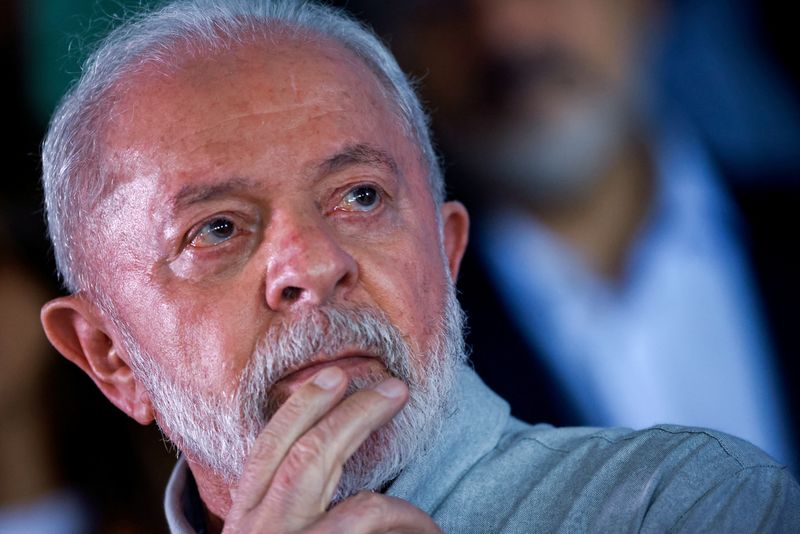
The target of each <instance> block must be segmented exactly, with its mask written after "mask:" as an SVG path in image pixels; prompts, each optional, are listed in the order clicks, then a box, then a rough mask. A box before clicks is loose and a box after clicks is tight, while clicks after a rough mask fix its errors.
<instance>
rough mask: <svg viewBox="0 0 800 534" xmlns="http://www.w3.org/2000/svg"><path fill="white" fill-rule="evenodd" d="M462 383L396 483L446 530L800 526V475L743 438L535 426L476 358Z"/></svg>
mask: <svg viewBox="0 0 800 534" xmlns="http://www.w3.org/2000/svg"><path fill="white" fill-rule="evenodd" d="M459 384H460V385H459V391H458V394H457V402H456V404H455V410H454V411H453V413H452V414H451V415H450V417H449V418H448V420H447V422H446V424H445V426H444V430H443V432H442V434H441V436H440V438H439V439H438V440H437V441H436V443H435V444H434V445H433V447H432V448H431V450H430V451H429V452H428V453H427V454H426V455H425V456H423V457H421V458H419V459H418V460H417V461H415V462H413V463H411V464H410V465H409V466H408V467H407V468H406V469H405V470H404V471H403V472H402V473H401V474H400V476H398V477H397V479H396V480H395V481H394V482H393V483H392V485H391V486H390V487H389V489H388V490H387V492H386V493H387V494H388V495H392V496H395V497H400V498H402V499H405V500H407V501H409V502H411V503H412V504H414V505H415V506H417V507H418V508H420V509H422V510H423V511H425V512H426V513H428V514H429V515H431V516H432V517H433V518H434V520H435V521H436V523H437V524H438V525H439V526H440V527H441V528H442V529H443V530H444V531H445V532H453V533H469V532H475V533H486V532H509V533H520V532H630V531H644V532H698V531H710V532H800V486H798V484H797V482H796V481H795V480H794V479H793V478H792V476H791V475H790V474H789V472H788V471H787V469H786V468H785V467H784V466H782V465H780V464H777V463H776V462H775V461H773V460H772V459H771V458H770V457H769V456H767V455H766V454H764V453H763V452H761V451H760V450H758V449H757V448H755V447H754V446H752V445H750V444H749V443H747V442H745V441H743V440H740V439H737V438H734V437H731V436H728V435H726V434H722V433H719V432H714V431H711V430H705V429H697V428H687V427H678V426H669V425H659V426H655V427H652V428H649V429H647V430H642V431H633V430H628V429H622V428H614V429H595V428H582V427H581V428H553V427H552V426H549V425H533V426H531V425H528V424H525V423H523V422H521V421H519V420H517V419H514V418H513V417H511V416H510V415H509V410H508V405H507V404H506V403H505V402H504V401H503V400H502V399H500V398H499V397H498V396H497V395H495V394H494V393H493V392H492V391H491V390H489V389H488V388H487V387H486V386H485V385H484V384H483V383H482V382H481V381H480V379H479V378H478V377H477V375H475V374H474V373H473V372H472V371H471V370H468V369H464V370H463V372H462V373H461V375H460V382H459ZM190 477H191V473H190V471H189V469H188V468H187V466H186V464H185V462H183V461H180V462H179V463H178V465H177V466H176V468H175V471H174V472H173V475H172V478H171V479H170V482H169V485H168V486H167V493H166V499H165V507H166V514H167V520H168V522H169V525H170V528H171V530H172V531H173V532H195V531H196V529H195V528H193V527H192V522H190V520H189V519H187V516H191V515H192V514H193V513H194V512H196V510H197V508H198V507H199V503H198V502H196V493H193V492H192V491H190V490H191V489H192V486H193V485H192V484H187V481H189V479H190ZM192 495H195V497H192ZM195 515H196V514H195Z"/></svg>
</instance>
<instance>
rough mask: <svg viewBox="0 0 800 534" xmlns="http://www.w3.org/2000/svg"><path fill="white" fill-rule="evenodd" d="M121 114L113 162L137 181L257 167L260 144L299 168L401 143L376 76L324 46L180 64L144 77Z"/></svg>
mask: <svg viewBox="0 0 800 534" xmlns="http://www.w3.org/2000/svg"><path fill="white" fill-rule="evenodd" d="M116 107H117V108H118V110H119V112H117V113H115V114H114V119H113V120H112V123H111V126H110V127H109V129H108V132H109V133H108V140H109V143H108V144H109V146H110V150H109V160H112V161H111V162H112V164H113V163H115V162H116V163H118V164H120V165H121V166H122V167H123V168H125V169H126V170H128V171H133V175H142V174H147V173H148V172H150V171H152V172H154V173H162V172H163V170H164V168H165V167H167V166H175V165H178V166H181V167H185V166H186V165H187V164H191V165H192V166H193V167H195V170H197V169H199V168H205V169H213V168H214V167H216V166H219V165H228V166H230V165H231V164H232V163H233V162H236V161H238V160H239V157H241V158H242V160H241V161H248V162H252V160H253V156H254V154H253V149H254V147H256V146H257V147H258V150H259V151H260V152H261V155H263V156H264V157H267V156H268V157H270V158H271V160H272V161H273V162H274V161H276V160H280V161H285V162H289V161H293V162H299V161H303V160H304V159H306V158H312V157H314V156H315V155H316V156H320V155H322V153H323V152H325V151H326V150H333V149H334V148H335V147H333V146H328V145H330V144H335V143H342V144H345V143H349V144H359V143H360V142H361V141H363V140H364V139H363V138H364V137H373V138H374V137H376V136H377V137H379V138H385V139H386V140H387V142H390V143H394V144H398V143H397V138H398V136H399V137H405V135H404V134H403V132H404V128H403V127H402V125H403V123H402V121H401V119H400V118H399V116H398V115H397V114H396V113H394V108H393V107H392V106H391V105H390V103H389V101H388V100H387V99H386V98H385V96H384V91H383V87H382V85H381V84H380V82H379V81H378V80H377V78H376V76H375V75H374V74H373V73H372V72H371V71H370V70H369V68H368V67H367V66H366V65H365V64H364V63H363V62H362V61H361V60H359V59H358V58H356V57H355V56H354V55H353V54H352V53H351V52H349V51H348V50H346V49H345V48H344V47H343V46H342V45H340V44H338V43H335V42H332V41H326V40H321V39H313V40H310V39H303V40H300V39H299V38H294V39H290V38H283V39H281V40H280V41H275V42H270V43H268V44H265V43H258V42H255V43H251V44H248V45H242V46H238V47H234V48H231V49H228V50H224V51H218V52H215V53H214V54H212V55H208V56H205V57H195V58H192V59H188V60H184V61H182V64H181V65H180V67H179V68H177V69H174V71H173V72H170V73H169V74H166V75H165V74H164V73H163V72H159V71H158V70H157V69H149V70H144V71H143V72H141V73H139V74H138V75H137V76H136V77H134V78H133V79H132V80H131V81H130V82H129V83H128V84H127V89H126V90H125V92H124V96H123V97H122V98H121V100H120V104H118V105H117V106H116ZM359 136H361V137H362V139H358V137H359ZM312 138H313V143H312ZM369 140H370V141H372V140H373V139H369ZM314 152H319V153H320V154H314ZM131 167H133V168H131ZM121 174H123V175H124V174H127V173H126V172H122V173H121ZM162 185H163V184H162Z"/></svg>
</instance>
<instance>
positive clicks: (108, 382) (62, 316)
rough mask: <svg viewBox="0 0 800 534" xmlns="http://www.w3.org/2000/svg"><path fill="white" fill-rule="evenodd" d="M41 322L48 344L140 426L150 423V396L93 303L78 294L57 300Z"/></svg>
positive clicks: (151, 417)
mask: <svg viewBox="0 0 800 534" xmlns="http://www.w3.org/2000/svg"><path fill="white" fill-rule="evenodd" d="M41 320H42V326H43V327H44V331H45V334H46V335H47V338H48V339H49V340H50V343H52V344H53V346H54V347H55V348H56V349H57V350H58V351H59V352H60V353H61V354H62V355H63V356H64V357H65V358H67V359H68V360H70V361H71V362H72V363H74V364H75V365H77V366H78V367H80V368H81V369H82V370H83V372H85V373H86V374H87V375H89V377H90V378H91V379H92V380H93V381H94V383H95V384H96V385H97V387H98V388H99V389H100V391H102V392H103V394H104V395H105V396H106V397H107V398H108V399H109V400H110V401H111V402H112V403H113V404H114V405H115V406H116V407H117V408H119V409H120V410H122V411H123V412H125V413H126V414H128V415H129V416H130V417H132V418H133V419H135V420H136V421H138V422H139V423H141V424H143V425H146V424H149V423H150V422H152V421H153V418H154V416H153V407H152V403H151V402H150V398H149V396H148V395H147V393H146V392H145V391H144V388H143V387H142V385H141V384H140V383H139V382H138V381H137V380H136V378H135V377H134V375H133V371H132V370H131V368H130V366H129V365H128V363H127V362H126V361H125V359H123V358H122V357H121V356H120V354H119V352H118V347H117V345H116V344H115V343H114V342H113V340H112V338H111V337H110V336H109V334H108V332H107V328H106V327H105V324H104V322H103V321H102V320H101V319H100V314H99V312H98V310H97V308H96V307H95V306H94V305H93V304H91V303H89V302H87V301H86V300H85V299H84V298H82V297H81V296H78V295H70V296H67V297H60V298H57V299H54V300H51V301H50V302H48V303H47V304H45V305H44V306H43V307H42V312H41Z"/></svg>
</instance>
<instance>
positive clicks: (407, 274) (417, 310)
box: [360, 234, 447, 347]
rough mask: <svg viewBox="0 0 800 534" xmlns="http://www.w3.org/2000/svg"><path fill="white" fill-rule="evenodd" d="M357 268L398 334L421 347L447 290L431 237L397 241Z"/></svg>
mask: <svg viewBox="0 0 800 534" xmlns="http://www.w3.org/2000/svg"><path fill="white" fill-rule="evenodd" d="M423 235H424V234H423ZM421 251H428V252H427V253H422V252H421ZM360 269H361V279H362V282H363V284H364V285H365V287H366V288H367V291H369V292H370V293H371V296H372V298H373V299H374V300H375V301H376V304H377V305H378V306H379V307H380V308H381V309H382V310H383V311H385V312H386V313H387V314H388V315H389V318H390V319H391V320H392V322H393V323H394V324H395V325H396V326H397V327H398V328H400V330H401V331H402V332H404V333H406V334H407V335H409V336H410V337H411V338H412V339H413V340H414V341H415V342H417V343H419V344H421V346H422V347H425V346H426V345H427V341H428V338H429V337H430V336H431V335H432V333H433V332H434V326H435V325H436V324H438V321H439V318H440V317H441V313H442V306H443V302H444V295H445V289H446V288H447V275H446V271H445V267H444V262H443V260H442V258H441V254H440V252H439V244H438V239H436V238H435V235H434V237H433V238H430V239H428V238H423V239H403V238H399V239H397V240H395V241H394V242H393V244H392V246H390V247H385V248H383V249H382V250H381V253H380V254H374V255H370V256H367V257H365V258H364V259H363V262H362V263H361V265H360Z"/></svg>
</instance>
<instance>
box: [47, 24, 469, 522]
mask: <svg viewBox="0 0 800 534" xmlns="http://www.w3.org/2000/svg"><path fill="white" fill-rule="evenodd" d="M116 109H117V113H116V114H115V120H114V121H113V123H112V124H111V126H110V127H109V129H108V133H107V135H106V140H107V150H106V152H107V154H108V158H109V161H110V162H112V164H113V165H114V166H115V167H116V168H117V169H118V174H119V176H120V177H122V180H120V183H119V185H117V186H116V188H115V189H114V190H113V191H112V192H111V193H110V194H109V195H108V196H107V197H106V198H105V199H103V201H102V202H101V204H100V206H99V207H98V209H97V211H96V219H97V220H98V221H102V224H98V225H97V233H96V235H95V236H94V245H93V246H94V247H95V248H96V250H97V252H98V255H99V256H100V257H102V258H103V262H102V264H99V262H98V265H93V268H95V269H96V270H97V271H98V272H99V273H100V279H102V280H105V281H107V282H106V283H105V285H104V286H105V287H104V289H105V291H106V293H107V297H108V299H109V300H110V301H111V302H113V305H114V313H115V314H116V315H117V316H118V317H119V318H121V319H122V320H123V321H124V323H125V325H126V328H127V329H128V331H129V334H130V335H131V336H133V337H134V338H135V339H136V340H137V342H138V344H139V345H140V347H141V348H142V350H143V351H144V352H145V353H146V354H148V355H151V356H152V357H153V358H154V359H155V360H157V362H156V363H157V364H158V365H159V366H160V367H161V368H163V369H165V370H167V372H168V373H169V374H170V375H171V379H172V380H174V381H175V382H177V383H179V384H182V385H185V386H187V387H192V388H195V389H198V390H200V391H203V392H205V393H207V394H208V395H210V396H217V397H220V398H224V397H225V396H230V395H231V394H232V393H233V391H234V390H235V388H236V386H237V384H238V381H239V377H240V375H241V374H242V372H243V370H244V369H245V367H246V366H247V364H248V362H249V360H250V356H251V355H252V354H253V351H254V349H255V347H256V345H257V343H258V340H259V339H261V338H262V336H263V334H264V333H265V332H267V331H268V330H269V329H270V328H273V327H274V326H275V325H277V324H279V323H280V322H281V321H287V320H291V319H293V318H297V317H301V316H302V315H303V314H305V313H308V310H309V309H312V308H315V307H321V306H325V305H340V306H344V307H348V306H350V307H353V306H362V307H368V308H373V309H377V310H380V311H381V312H382V313H383V314H385V316H386V317H387V318H388V320H389V321H391V323H392V324H393V325H394V326H395V327H396V328H397V329H398V330H399V332H400V333H401V335H402V336H403V338H404V341H405V342H406V343H408V345H409V346H410V347H411V348H412V349H414V351H415V352H416V353H417V354H420V355H425V354H427V353H428V351H429V349H430V348H431V346H432V344H433V342H434V338H435V334H436V328H435V325H437V324H439V322H440V319H441V316H442V312H443V306H444V302H445V299H446V296H447V291H448V289H449V287H450V286H449V284H450V280H451V278H453V279H454V278H455V275H456V274H457V270H458V264H459V261H460V258H461V255H462V253H463V250H464V247H465V246H466V235H467V215H466V212H465V210H464V208H463V206H461V205H460V204H458V203H445V204H443V205H442V206H436V205H435V203H434V202H433V199H432V198H431V193H430V189H429V186H428V183H427V177H426V172H427V168H426V165H425V164H424V162H423V161H422V159H421V157H420V153H419V150H418V148H417V147H416V145H415V144H414V143H413V142H412V141H410V140H409V138H408V136H407V135H406V134H405V133H404V131H403V128H402V124H401V121H400V120H399V119H398V117H397V115H396V113H395V112H394V110H393V109H391V107H390V106H389V104H388V103H387V101H386V99H385V98H384V96H383V94H382V90H381V87H380V85H379V83H378V82H377V80H376V79H375V77H374V75H372V73H371V72H370V71H369V70H368V69H367V67H366V66H364V65H363V64H362V63H361V62H359V61H358V60H356V58H354V57H353V56H352V55H351V54H350V53H349V52H347V51H346V50H344V49H343V48H342V47H341V46H340V45H338V44H335V43H332V42H327V41H322V40H308V39H306V40H300V39H293V38H280V39H276V40H274V41H273V42H270V43H269V44H268V45H264V44H247V45H243V46H237V47H234V48H232V49H230V50H226V51H221V52H218V53H217V54H216V55H215V56H213V57H201V58H197V59H192V60H187V61H185V62H184V63H183V64H182V65H181V67H180V68H179V69H177V70H176V71H175V72H172V73H170V74H168V75H166V76H165V75H164V74H163V73H160V72H157V71H153V70H148V69H146V68H145V69H144V70H142V71H141V72H139V73H138V74H136V75H135V77H134V78H132V79H129V80H127V87H126V91H125V92H124V97H123V98H122V99H121V102H120V103H119V105H117V108H116ZM440 228H441V230H440ZM442 238H443V239H442ZM112 280H113V283H111V282H110V281H112ZM43 322H44V324H45V330H46V331H47V333H48V336H49V337H50V339H51V342H53V344H54V345H56V347H57V348H59V350H61V352H62V353H64V354H65V356H67V357H68V358H70V359H72V360H73V361H75V362H76V363H77V364H78V365H80V366H81V367H82V368H83V369H84V370H85V371H87V373H89V374H90V376H92V377H93V379H94V380H95V382H96V383H97V384H98V386H99V387H100V388H101V389H102V390H103V391H104V393H105V394H106V396H108V397H109V399H110V400H112V402H114V403H115V404H116V405H117V406H118V407H120V408H121V409H122V410H123V411H125V412H126V413H128V414H129V415H130V416H132V417H134V418H135V419H137V420H138V421H139V422H141V423H148V422H150V421H151V420H152V419H153V418H156V419H158V420H159V421H160V420H161V419H160V416H159V413H158V411H157V410H156V409H155V408H154V406H153V403H152V401H151V399H150V397H149V394H148V392H147V390H146V388H145V387H143V385H142V384H141V383H140V382H139V381H138V380H137V379H136V378H135V376H134V375H133V373H132V372H131V370H130V356H129V354H127V353H126V350H125V344H124V343H123V342H122V333H121V332H120V329H119V328H118V327H117V325H115V324H114V321H112V320H111V319H110V318H109V317H108V316H106V315H104V314H103V313H101V312H100V311H99V310H98V309H97V306H96V305H95V304H93V303H92V302H91V301H90V300H89V299H87V298H85V296H83V295H81V294H78V295H73V296H71V297H66V298H62V299H58V300H57V301H53V302H51V303H50V304H49V305H48V306H46V307H45V309H44V311H43ZM317 358H318V359H319V361H314V362H310V363H312V364H315V365H316V366H317V368H316V369H314V370H315V371H319V370H325V369H335V370H334V371H330V372H332V373H334V375H335V377H338V380H335V381H334V382H333V385H332V386H330V387H329V388H327V389H326V388H323V387H320V386H319V385H317V384H313V383H312V379H314V378H315V377H317V376H319V373H312V372H311V371H308V372H299V373H294V372H292V373H289V374H287V376H286V377H285V378H284V380H282V381H281V383H280V388H281V389H283V394H284V396H286V397H288V400H287V401H286V403H284V407H283V408H281V410H279V411H278V413H277V414H276V415H275V418H274V419H273V421H271V422H270V424H269V425H268V427H267V428H268V430H269V429H270V428H272V430H271V431H270V432H266V433H265V434H267V435H266V436H265V437H263V439H262V438H259V441H258V442H257V443H256V445H255V449H256V452H255V453H254V455H255V456H256V459H253V458H252V456H251V459H250V461H249V463H248V466H249V467H248V468H247V469H246V471H245V476H244V477H243V481H242V482H241V483H240V484H239V487H238V489H237V488H234V487H232V486H231V484H230V483H228V482H226V481H225V480H224V479H223V478H222V477H221V476H219V474H218V473H215V472H213V471H211V470H209V469H207V468H206V467H205V466H203V465H201V464H199V463H197V462H192V460H191V459H189V465H190V468H191V469H192V472H193V474H194V477H195V479H196V480H197V483H198V488H199V490H200V494H201V497H202V499H203V501H204V503H205V505H206V507H207V509H208V511H209V513H210V517H212V518H213V519H214V520H215V523H216V525H217V526H218V527H219V526H221V518H226V517H227V518H228V519H230V514H231V513H233V518H234V519H235V521H233V523H235V524H237V525H246V524H248V521H247V518H248V517H250V516H249V515H248V512H251V511H253V510H250V509H249V508H247V505H246V504H239V507H238V508H237V507H236V506H235V505H236V503H237V501H238V503H241V502H242V501H246V500H247V495H248V493H249V492H255V493H257V494H261V495H263V494H264V492H265V491H266V494H267V495H271V494H272V493H270V491H268V490H265V489H264V487H267V488H270V487H273V486H274V485H275V484H281V483H282V484H289V485H291V484H295V485H297V484H302V483H304V482H305V483H307V484H309V485H310V486H311V487H313V488H315V496H314V498H313V499H310V500H309V499H308V498H306V499H305V500H304V499H303V498H300V497H298V498H297V499H293V500H292V503H291V504H292V506H294V507H299V509H302V510H306V508H308V507H309V506H311V508H313V510H314V514H317V515H314V516H313V517H315V518H316V517H317V516H319V517H323V519H324V518H327V517H336V516H329V515H326V514H324V512H325V509H326V507H327V504H328V502H329V499H330V492H331V491H333V490H332V489H331V483H330V480H334V482H335V480H337V479H338V474H337V473H340V472H341V470H340V468H339V471H337V470H336V468H333V470H332V471H330V472H328V471H324V473H325V474H324V476H325V477H327V478H326V479H325V480H328V482H325V483H323V484H322V485H321V486H320V485H319V484H317V483H313V482H319V480H318V479H315V478H314V476H312V475H308V476H300V475H298V474H297V473H295V472H294V471H292V468H294V469H300V468H302V469H308V468H306V466H300V467H298V466H288V467H287V466H286V464H285V462H284V463H283V464H281V463H280V461H281V460H282V459H283V457H282V456H277V457H274V455H275V454H277V453H276V452H274V451H281V450H287V449H288V450H295V449H294V448H292V446H293V444H294V441H295V440H300V441H302V438H303V437H305V436H308V435H309V434H310V435H311V436H312V437H313V436H315V435H316V434H315V432H321V433H323V434H324V436H325V440H324V441H322V442H323V443H325V444H326V447H327V448H329V449H330V452H326V453H325V454H330V455H332V457H330V458H329V457H325V458H323V459H324V460H325V461H323V462H312V464H313V465H312V467H315V468H316V467H318V466H317V464H319V465H321V466H327V467H324V468H323V467H319V468H318V470H320V469H332V468H331V467H330V466H332V465H333V466H337V465H338V466H341V464H342V463H343V462H344V460H345V459H347V458H348V457H349V456H350V454H352V452H353V450H355V448H356V447H357V446H358V445H359V444H360V443H361V442H362V441H363V440H364V439H365V438H366V437H367V436H368V435H369V434H370V433H371V432H372V431H374V430H375V429H376V428H378V427H380V426H381V425H383V424H384V423H386V421H388V420H389V419H391V418H392V417H393V416H394V414H396V413H397V411H398V410H400V408H402V406H403V404H404V403H405V400H406V399H407V394H408V393H407V390H406V389H405V385H403V384H402V383H401V382H399V381H397V380H396V379H389V380H386V381H384V382H381V383H380V384H384V385H385V386H384V387H385V389H386V390H387V391H385V392H383V393H382V392H380V391H378V390H377V389H369V390H364V391H360V392H359V393H357V394H354V395H352V396H350V397H348V398H347V399H345V400H344V401H342V397H343V395H344V393H345V390H346V386H347V382H348V380H352V379H357V378H359V377H364V376H370V377H375V376H378V377H383V378H387V379H388V378H389V374H388V372H387V371H386V369H385V367H384V366H383V364H382V363H381V362H380V360H379V359H376V358H372V357H365V355H363V354H352V353H347V352H343V353H337V354H323V355H318V356H317ZM323 362H324V363H323ZM331 362H332V363H331ZM412 363H413V364H415V365H418V366H420V367H422V368H424V367H426V366H427V365H428V364H429V363H430V362H426V361H423V360H419V361H415V362H412ZM339 367H341V369H339ZM293 371H294V370H293ZM376 387H377V388H380V387H381V386H380V385H378V386H376ZM289 395H291V396H289ZM274 425H277V426H278V427H280V425H283V426H282V431H281V432H276V431H275V429H274V428H276V427H275V426H274ZM315 425H316V426H315ZM162 426H163V425H162ZM164 431H165V432H166V433H167V435H169V434H170V429H169V428H168V427H167V428H164ZM275 439H283V440H290V441H288V443H284V442H281V443H273V442H270V440H275ZM309 439H310V438H309ZM317 439H319V437H317ZM262 441H266V442H267V443H269V446H266V445H264V443H262ZM298 443H299V442H298ZM295 448H296V445H295ZM258 451H261V454H259V452H258ZM265 451H267V452H265ZM290 456H291V455H290ZM265 457H268V458H267V459H265ZM275 458H277V459H275ZM273 460H274V461H273ZM259 462H266V463H267V464H269V467H265V466H263V465H259ZM253 464H255V465H256V466H257V469H256V472H257V473H258V474H257V475H253V474H252V470H253V469H254V468H253V467H252V465H253ZM276 465H277V466H278V467H276ZM273 470H274V471H275V473H276V478H275V479H274V480H273V479H272V478H271V474H270V473H272V471H273ZM280 473H292V474H293V476H291V477H290V476H284V477H281V476H278V475H279V474H280ZM302 473H308V471H302ZM315 473H316V471H315ZM317 475H318V473H317ZM259 476H260V477H264V478H259ZM254 477H255V478H254ZM270 484H272V486H270ZM333 486H335V484H333ZM243 487H244V489H243ZM293 487H295V486H293ZM319 487H323V488H325V491H322V492H320V490H319ZM234 492H235V493H234ZM273 493H274V492H273ZM285 495H290V496H294V495H301V496H302V495H304V494H301V493H300V492H296V491H295V492H294V493H291V494H290V493H289V492H284V496H285ZM326 498H327V499H328V500H327V501H326ZM259 502H261V501H252V502H250V504H251V505H252V506H253V507H255V506H256V504H258V503H259ZM381 502H382V503H384V504H385V503H386V502H389V501H386V500H384V501H381ZM309 503H311V504H309ZM345 503H348V501H345V502H344V503H342V505H340V506H337V507H336V509H337V510H339V509H340V512H338V514H339V516H342V515H343V514H344V513H345V512H346V511H347V510H348V506H353V504H348V505H346V506H343V505H345ZM267 504H270V503H269V502H268V503H266V504H265V505H264V506H266V505H267ZM273 504H274V503H273ZM287 506H288V505H287ZM397 506H400V507H401V508H402V509H403V510H404V512H403V513H402V514H399V515H398V518H404V519H403V520H406V519H405V518H412V519H413V520H414V521H417V520H419V517H418V515H416V514H417V512H418V511H416V512H414V511H408V510H407V509H406V506H407V504H404V505H398V504H397V503H393V504H391V507H392V509H395V507H397ZM242 507H245V508H242ZM304 507H305V508H304ZM268 508H269V513H271V514H276V515H274V517H275V518H278V519H280V520H281V521H294V520H297V522H296V523H292V525H295V526H297V525H298V524H303V523H302V521H301V520H300V519H303V518H305V520H308V519H309V517H311V516H310V515H308V514H307V513H303V514H300V515H299V516H298V515H297V514H291V513H287V512H286V509H285V508H284V509H283V510H282V511H281V510H278V511H275V507H274V506H272V507H268ZM231 510H233V512H231ZM409 514H410V515H409ZM259 517H261V516H259ZM298 517H299V518H300V519H298ZM262 519H263V517H262ZM278 519H276V521H277V520H278ZM398 520H399V519H398ZM253 524H255V523H253ZM273 524H274V523H273ZM226 528H228V525H227V524H226ZM426 528H427V527H426Z"/></svg>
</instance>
